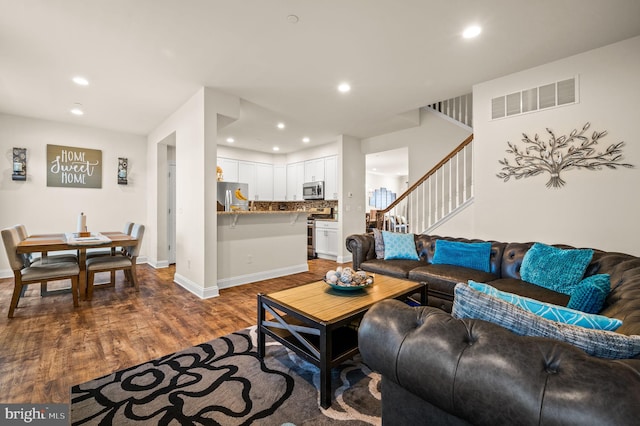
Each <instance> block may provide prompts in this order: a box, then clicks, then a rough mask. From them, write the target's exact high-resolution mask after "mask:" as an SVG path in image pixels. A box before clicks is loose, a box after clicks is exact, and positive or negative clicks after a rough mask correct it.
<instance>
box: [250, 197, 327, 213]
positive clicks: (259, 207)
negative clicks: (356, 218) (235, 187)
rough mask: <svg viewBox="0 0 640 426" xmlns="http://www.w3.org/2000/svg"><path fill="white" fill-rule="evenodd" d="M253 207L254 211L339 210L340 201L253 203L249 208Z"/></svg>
mask: <svg viewBox="0 0 640 426" xmlns="http://www.w3.org/2000/svg"><path fill="white" fill-rule="evenodd" d="M251 205H253V208H252V210H253V211H270V210H284V211H300V210H309V209H312V208H326V207H332V208H333V209H334V210H336V209H337V208H338V200H315V201H251V202H250V204H249V206H251Z"/></svg>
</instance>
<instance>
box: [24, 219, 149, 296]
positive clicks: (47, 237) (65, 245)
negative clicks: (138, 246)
mask: <svg viewBox="0 0 640 426" xmlns="http://www.w3.org/2000/svg"><path fill="white" fill-rule="evenodd" d="M137 241H138V240H137V239H136V238H134V237H132V236H131V235H129V234H125V233H124V232H119V231H114V232H97V233H91V234H90V235H86V236H85V235H84V234H82V236H80V234H77V233H70V232H67V233H58V234H38V235H30V236H28V237H27V238H26V239H25V240H23V241H21V242H20V243H19V244H18V246H17V248H16V251H17V253H18V254H29V253H40V254H41V256H42V261H43V262H46V261H47V256H48V254H49V253H51V252H55V251H67V250H75V251H76V252H77V256H78V266H79V267H80V277H79V279H78V287H79V289H80V298H81V299H86V291H87V273H86V272H87V249H91V248H107V247H109V248H111V250H112V253H115V248H116V247H129V246H132V245H135V243H136V242H137Z"/></svg>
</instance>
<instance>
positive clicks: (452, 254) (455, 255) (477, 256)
mask: <svg viewBox="0 0 640 426" xmlns="http://www.w3.org/2000/svg"><path fill="white" fill-rule="evenodd" d="M490 260H491V243H490V242H483V243H463V242H460V241H448V240H436V249H435V253H434V255H433V260H432V261H431V263H433V264H440V265H457V266H464V267H465V268H471V269H477V270H480V271H484V272H491V263H490Z"/></svg>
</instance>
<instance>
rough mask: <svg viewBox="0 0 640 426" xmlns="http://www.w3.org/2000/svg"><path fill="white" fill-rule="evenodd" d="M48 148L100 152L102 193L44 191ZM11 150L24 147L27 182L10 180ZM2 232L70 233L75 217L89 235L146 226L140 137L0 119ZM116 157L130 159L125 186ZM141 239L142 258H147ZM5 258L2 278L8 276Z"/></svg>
mask: <svg viewBox="0 0 640 426" xmlns="http://www.w3.org/2000/svg"><path fill="white" fill-rule="evenodd" d="M47 144H51V145H64V146H75V147H81V148H90V149H99V150H102V188H93V189H91V188H57V187H47V164H46V155H47ZM13 147H17V148H27V180H26V181H24V182H21V181H12V180H11V172H12V169H11V158H12V156H11V153H12V149H13ZM0 150H2V152H3V153H4V155H3V158H4V161H3V162H2V163H1V164H2V165H1V166H0V171H1V173H2V178H1V179H2V180H1V181H0V205H1V206H2V207H1V208H0V227H2V228H4V227H7V226H11V225H14V224H17V223H22V224H24V225H25V226H26V227H27V231H28V232H29V233H30V234H42V233H52V232H71V231H75V229H76V221H77V217H78V214H79V213H80V212H84V213H85V214H86V215H87V226H88V228H89V230H90V231H120V230H122V228H123V226H124V223H125V222H129V221H133V222H138V223H143V224H145V223H146V205H145V198H146V193H147V158H146V143H145V138H144V137H143V136H137V135H132V134H125V133H118V132H112V131H107V130H101V129H96V128H91V127H84V126H74V125H70V124H62V123H56V122H52V121H46V120H37V119H32V118H27V117H19V116H14V115H7V114H0ZM118 157H126V158H128V159H129V175H128V181H129V183H128V185H118V184H117V177H116V173H117V169H118ZM146 247H147V244H146V238H145V240H143V247H142V251H141V259H142V258H144V257H146V254H147V249H146ZM12 275H13V274H12V273H11V271H10V269H9V264H8V263H7V258H6V256H5V255H4V254H3V255H1V256H0V276H4V277H6V276H12Z"/></svg>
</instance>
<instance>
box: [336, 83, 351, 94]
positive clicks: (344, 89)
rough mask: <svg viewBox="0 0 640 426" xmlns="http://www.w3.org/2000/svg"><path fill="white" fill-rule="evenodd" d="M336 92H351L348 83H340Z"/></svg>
mask: <svg viewBox="0 0 640 426" xmlns="http://www.w3.org/2000/svg"><path fill="white" fill-rule="evenodd" d="M338 91H339V92H341V93H347V92H350V91H351V85H350V84H349V83H340V85H339V86H338Z"/></svg>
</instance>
